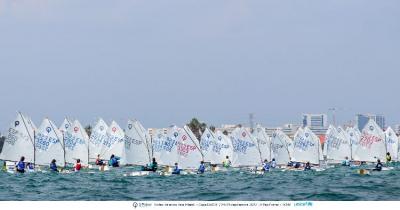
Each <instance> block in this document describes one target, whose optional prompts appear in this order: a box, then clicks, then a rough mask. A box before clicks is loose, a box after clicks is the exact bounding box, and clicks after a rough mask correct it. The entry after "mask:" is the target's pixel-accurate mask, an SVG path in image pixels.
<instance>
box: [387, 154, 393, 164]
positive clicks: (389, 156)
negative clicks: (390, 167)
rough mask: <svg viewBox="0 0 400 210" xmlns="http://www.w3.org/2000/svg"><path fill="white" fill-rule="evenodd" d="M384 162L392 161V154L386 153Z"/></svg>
mask: <svg viewBox="0 0 400 210" xmlns="http://www.w3.org/2000/svg"><path fill="white" fill-rule="evenodd" d="M386 162H388V163H390V162H392V156H391V155H390V152H388V153H386Z"/></svg>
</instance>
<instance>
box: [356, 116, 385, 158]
mask: <svg viewBox="0 0 400 210" xmlns="http://www.w3.org/2000/svg"><path fill="white" fill-rule="evenodd" d="M353 155H354V160H356V161H365V162H376V161H377V159H380V160H381V161H382V162H385V161H386V160H385V159H386V158H385V157H386V144H385V133H384V132H383V131H382V129H381V128H380V127H379V125H378V124H376V122H375V121H374V120H369V121H368V123H367V125H366V126H365V128H364V129H363V131H362V133H361V137H360V140H359V144H358V147H357V149H356V151H355V153H354V154H353Z"/></svg>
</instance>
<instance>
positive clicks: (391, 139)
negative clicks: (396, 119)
mask: <svg viewBox="0 0 400 210" xmlns="http://www.w3.org/2000/svg"><path fill="white" fill-rule="evenodd" d="M385 135H386V151H387V152H389V153H390V155H391V156H392V161H398V160H399V156H398V154H399V138H398V137H397V136H396V133H395V132H394V130H393V129H392V128H391V127H389V128H388V129H387V130H386V131H385Z"/></svg>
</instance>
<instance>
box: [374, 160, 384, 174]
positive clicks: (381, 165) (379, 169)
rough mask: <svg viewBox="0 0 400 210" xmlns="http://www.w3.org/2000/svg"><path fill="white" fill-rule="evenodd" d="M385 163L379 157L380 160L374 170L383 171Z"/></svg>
mask: <svg viewBox="0 0 400 210" xmlns="http://www.w3.org/2000/svg"><path fill="white" fill-rule="evenodd" d="M382 168H383V164H382V163H381V160H380V159H378V162H377V163H376V166H375V168H374V169H373V170H374V171H382Z"/></svg>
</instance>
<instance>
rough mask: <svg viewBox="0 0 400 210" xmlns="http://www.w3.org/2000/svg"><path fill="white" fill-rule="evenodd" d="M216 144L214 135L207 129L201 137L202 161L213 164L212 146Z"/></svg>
mask: <svg viewBox="0 0 400 210" xmlns="http://www.w3.org/2000/svg"><path fill="white" fill-rule="evenodd" d="M215 143H216V139H215V134H214V133H213V132H212V131H211V130H210V129H208V128H206V130H205V131H204V133H203V134H202V135H201V141H200V148H201V152H202V153H203V155H204V161H205V162H208V163H212V164H215V163H216V161H215V160H214V158H215V155H214V151H213V147H214V144H215Z"/></svg>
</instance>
